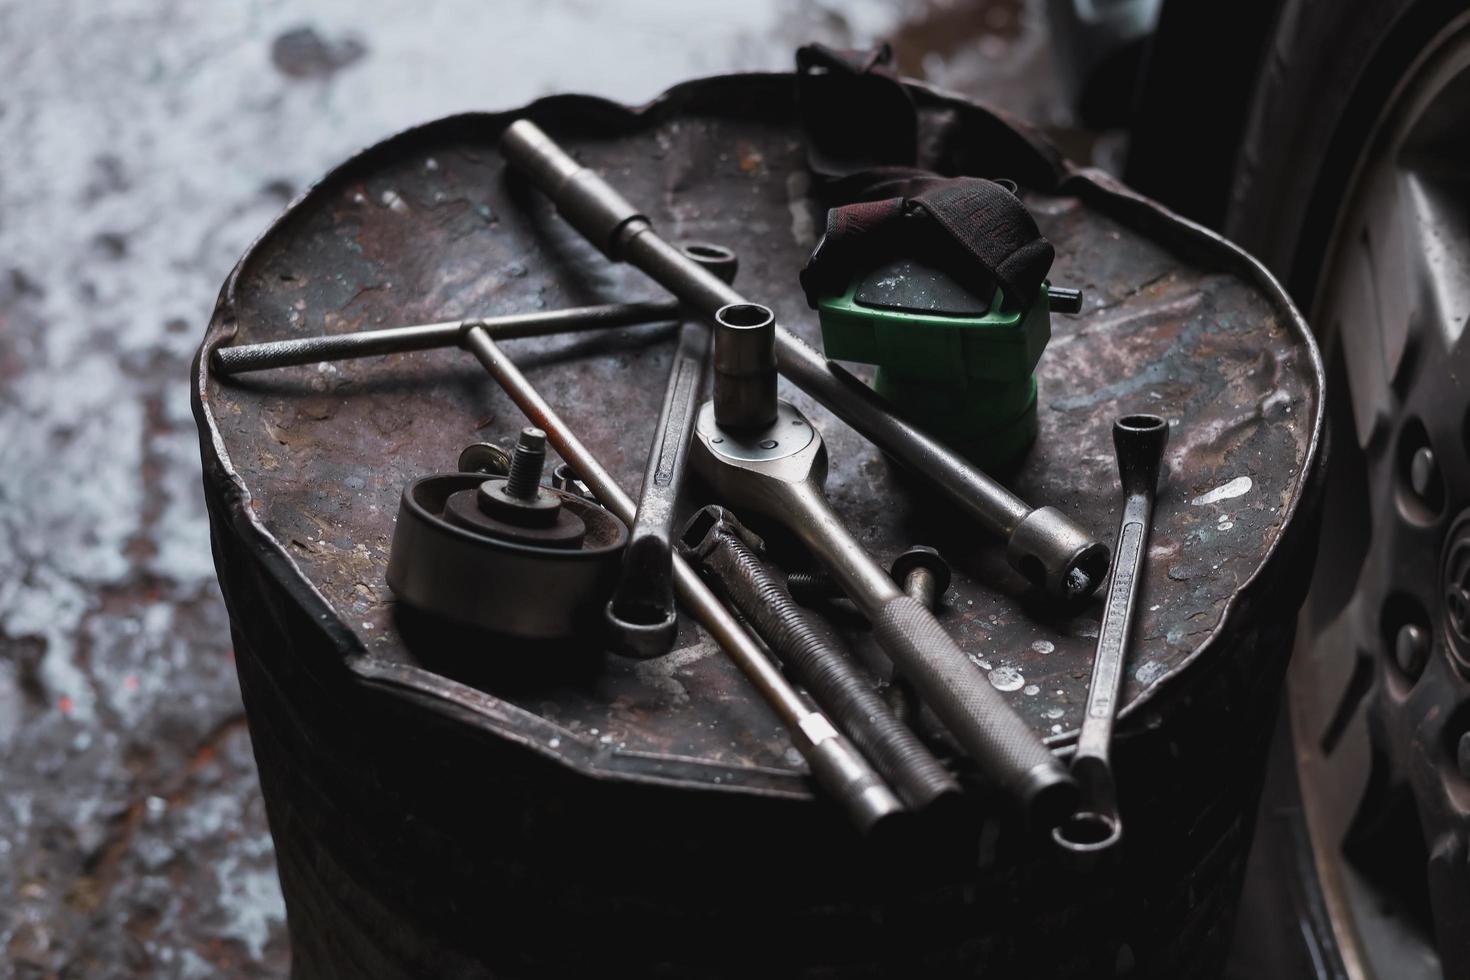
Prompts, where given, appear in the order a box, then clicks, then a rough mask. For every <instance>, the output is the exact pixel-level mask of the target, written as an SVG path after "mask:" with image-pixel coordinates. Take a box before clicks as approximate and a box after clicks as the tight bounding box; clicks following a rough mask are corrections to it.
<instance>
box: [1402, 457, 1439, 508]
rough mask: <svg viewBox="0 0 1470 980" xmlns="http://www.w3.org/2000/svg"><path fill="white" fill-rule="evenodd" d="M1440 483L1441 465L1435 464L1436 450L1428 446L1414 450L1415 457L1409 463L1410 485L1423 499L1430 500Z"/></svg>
mask: <svg viewBox="0 0 1470 980" xmlns="http://www.w3.org/2000/svg"><path fill="white" fill-rule="evenodd" d="M1438 483H1439V464H1438V463H1437V462H1435V459H1434V450H1433V449H1430V448H1429V447H1428V446H1420V447H1419V448H1418V449H1416V450H1414V456H1413V458H1412V459H1411V460H1410V461H1409V485H1410V486H1411V487H1413V488H1414V493H1415V494H1417V495H1418V496H1419V497H1420V498H1421V499H1428V498H1429V497H1430V496H1432V495H1433V494H1434V491H1435V489H1436V488H1437V485H1438Z"/></svg>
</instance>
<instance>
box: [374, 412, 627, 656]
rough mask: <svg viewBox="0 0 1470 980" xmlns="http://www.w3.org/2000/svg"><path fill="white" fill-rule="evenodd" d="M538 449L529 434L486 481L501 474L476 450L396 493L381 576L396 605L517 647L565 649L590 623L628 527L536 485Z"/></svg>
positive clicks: (491, 457) (542, 455)
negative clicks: (558, 643)
mask: <svg viewBox="0 0 1470 980" xmlns="http://www.w3.org/2000/svg"><path fill="white" fill-rule="evenodd" d="M482 445H483V444H482ZM545 446H546V436H545V434H544V433H542V432H541V431H540V430H539V429H526V430H525V431H523V432H522V433H521V438H520V442H519V443H518V444H517V445H516V448H515V452H514V454H513V455H512V457H511V459H510V465H509V467H508V472H507V473H506V475H505V476H503V477H494V476H490V474H489V473H487V472H485V470H486V469H495V468H498V467H499V463H500V460H499V459H498V458H497V457H496V455H495V453H492V452H490V451H489V450H490V449H494V448H495V447H489V449H480V448H478V447H477V446H472V447H470V449H469V450H466V452H465V453H462V454H461V457H460V464H461V472H459V473H441V474H438V475H435V476H426V477H421V478H419V479H417V480H414V481H413V482H412V483H410V484H409V485H408V487H407V488H405V489H404V491H403V497H402V500H401V501H400V504H399V508H398V519H397V521H396V522H395V523H394V525H393V547H392V550H391V551H390V552H389V557H388V571H387V578H388V585H389V587H390V588H392V589H393V593H394V594H395V595H396V596H398V598H399V599H400V600H402V601H403V602H404V603H406V604H407V605H410V606H413V607H415V608H417V609H421V610H423V611H425V612H429V613H432V614H434V615H436V616H440V617H443V618H445V619H449V620H453V621H454V622H457V623H461V624H464V625H468V626H475V627H478V628H480V629H484V630H489V631H492V632H495V633H499V634H502V635H505V636H513V637H517V638H519V639H525V640H567V639H571V638H573V637H575V636H577V635H579V634H581V633H583V632H585V631H586V630H588V629H589V628H592V627H594V626H595V624H596V623H597V619H598V615H599V613H600V612H601V606H602V603H603V601H604V597H605V596H606V595H607V593H608V589H609V588H610V587H611V585H612V581H613V578H614V577H615V576H616V574H617V570H618V566H619V562H620V559H621V558H622V554H623V548H624V546H625V545H626V544H627V541H628V529H627V528H626V527H624V526H623V523H622V522H621V521H619V520H618V519H617V518H616V517H614V516H613V515H612V514H610V513H608V512H607V511H606V510H604V509H603V508H601V507H598V506H597V505H596V504H594V503H591V502H589V501H586V500H583V499H581V498H580V497H577V496H576V495H575V494H571V493H566V492H565V491H561V490H553V489H551V488H550V487H543V486H541V471H542V467H543V465H544V464H545V461H546V449H545ZM502 455H503V454H502ZM466 457H468V459H467V458H466ZM466 463H469V464H471V466H472V468H469V469H466V467H465V464H466ZM477 464H484V465H483V466H481V465H477Z"/></svg>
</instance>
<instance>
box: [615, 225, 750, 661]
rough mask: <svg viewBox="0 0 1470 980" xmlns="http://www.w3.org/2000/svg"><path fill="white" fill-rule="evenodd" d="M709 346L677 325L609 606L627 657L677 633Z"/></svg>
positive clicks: (704, 255) (667, 642) (729, 273)
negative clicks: (681, 558) (679, 517)
mask: <svg viewBox="0 0 1470 980" xmlns="http://www.w3.org/2000/svg"><path fill="white" fill-rule="evenodd" d="M681 249H682V250H683V252H684V254H685V255H687V256H689V257H690V258H691V259H693V260H694V261H696V262H698V263H699V264H700V265H702V266H704V267H705V268H707V269H709V270H710V271H711V272H713V273H714V274H715V275H717V276H719V277H720V278H721V279H722V280H724V281H726V282H730V281H731V280H733V279H734V278H735V272H736V269H737V260H736V257H735V253H734V252H731V251H730V250H729V249H727V248H722V247H721V246H718V245H711V244H708V243H706V242H692V243H689V244H686V245H683V246H681ZM709 345H710V334H709V327H708V325H706V324H705V323H704V321H703V320H701V319H698V318H697V317H694V316H690V317H687V318H686V319H685V320H684V322H683V324H682V325H681V326H680V327H679V343H678V345H677V346H676V347H675V349H674V359H673V361H671V362H670V364H669V380H668V383H667V385H666V386H665V387H664V400H663V405H662V407H661V408H660V409H659V414H658V424H657V425H655V426H654V430H653V441H652V443H651V445H650V446H649V449H648V465H647V467H646V468H645V469H644V471H643V488H642V489H641V490H640V491H639V494H638V510H637V516H636V517H635V518H634V520H633V527H632V531H631V533H630V535H629V538H628V547H627V549H626V550H625V551H624V552H623V569H622V575H621V577H620V578H619V579H618V585H617V588H616V589H615V590H614V592H613V597H612V601H610V602H609V603H608V605H607V621H608V630H609V637H610V641H611V643H612V645H613V648H614V649H616V650H617V651H618V652H620V653H624V654H627V655H629V656H634V657H657V656H660V655H661V654H665V653H668V652H669V649H670V648H671V647H673V645H674V640H675V638H676V637H677V636H678V633H679V613H678V609H677V608H676V607H675V605H674V579H673V561H672V558H671V555H672V553H673V552H672V548H673V524H674V508H675V507H676V506H677V505H678V501H679V493H680V491H681V489H682V488H683V486H684V469H685V460H686V459H687V457H688V455H689V435H690V433H691V432H692V431H693V430H694V414H695V412H697V411H698V410H699V402H700V396H701V394H702V392H703V390H704V374H705V362H706V361H707V360H708V359H709Z"/></svg>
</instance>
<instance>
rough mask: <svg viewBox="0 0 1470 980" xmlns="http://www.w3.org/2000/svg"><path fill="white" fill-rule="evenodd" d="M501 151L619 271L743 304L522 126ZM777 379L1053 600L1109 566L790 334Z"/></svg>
mask: <svg viewBox="0 0 1470 980" xmlns="http://www.w3.org/2000/svg"><path fill="white" fill-rule="evenodd" d="M500 151H501V153H502V154H503V155H504V156H505V159H506V160H507V162H509V163H510V164H511V165H512V166H513V167H514V168H515V169H516V170H518V171H520V172H522V173H524V174H525V175H526V176H527V177H528V178H529V179H530V181H531V182H532V183H533V184H534V185H535V186H536V187H538V188H540V190H541V191H542V192H543V193H545V194H546V195H547V196H548V197H549V198H550V199H551V200H552V202H553V203H554V204H555V205H556V208H557V211H558V212H560V213H561V215H562V217H564V218H565V219H566V220H567V222H568V223H569V224H571V225H572V227H573V228H575V229H577V231H579V232H581V233H582V234H583V235H585V236H586V237H587V239H588V240H589V241H590V242H591V243H592V244H593V245H595V246H596V247H597V248H599V249H601V250H602V252H603V254H605V255H607V256H608V258H610V259H612V260H613V261H616V262H628V263H631V264H632V265H634V266H637V267H638V268H639V269H642V270H643V271H644V272H645V273H647V274H648V275H649V276H650V277H651V278H653V279H654V280H655V281H657V282H658V283H660V284H661V285H662V286H663V287H664V288H665V289H668V290H669V291H670V292H672V293H673V294H674V295H675V296H677V297H679V298H680V299H682V300H684V301H685V302H686V303H688V304H690V306H692V307H693V308H695V309H697V310H699V311H700V312H702V313H703V314H704V315H706V316H712V315H713V314H714V312H715V311H716V310H718V309H720V308H721V307H725V306H729V305H731V304H744V303H746V300H745V299H744V298H742V297H741V295H740V294H739V293H738V292H736V291H735V290H734V289H733V288H731V287H730V286H729V285H728V284H726V283H723V282H721V281H720V280H719V278H718V277H716V276H714V275H712V274H710V273H709V272H708V271H707V270H705V269H703V268H701V267H700V266H699V264H698V263H697V262H693V261H691V260H690V259H689V258H688V257H687V256H686V255H684V254H683V253H681V252H680V251H679V250H678V249H677V248H675V247H674V246H672V245H670V244H669V243H668V242H666V241H665V240H664V239H663V238H662V237H660V236H659V235H658V233H657V232H655V231H654V230H653V226H652V225H651V224H650V223H649V220H648V217H647V216H646V215H644V214H643V213H642V212H640V211H639V210H638V209H637V208H635V207H633V205H631V204H629V203H628V202H627V201H626V200H624V199H623V197H622V195H620V194H619V193H618V192H617V191H616V190H614V189H613V188H612V187H611V186H610V185H609V184H608V183H607V182H606V181H605V180H603V179H602V178H601V177H599V176H598V175H597V174H595V173H593V172H592V171H591V170H589V169H588V168H586V167H584V166H582V165H581V164H579V163H577V161H576V160H574V159H572V158H571V157H570V156H569V155H568V154H567V153H566V151H565V150H563V149H562V148H561V147H560V146H558V145H557V144H556V143H555V142H554V141H553V140H552V139H551V137H549V136H547V135H546V133H544V132H542V130H541V129H540V128H539V127H537V126H536V125H535V124H534V123H532V122H530V121H529V120H526V119H521V120H517V121H516V122H513V123H511V124H510V126H508V127H507V128H506V130H505V132H504V133H503V134H502V136H501V138H500ZM775 359H776V363H777V366H778V368H779V370H780V372H781V373H782V374H784V375H785V376H786V377H787V378H789V379H790V380H791V381H792V382H793V383H795V384H796V385H797V387H799V388H801V389H802V390H804V391H805V392H806V393H807V394H809V395H811V396H812V397H813V398H815V399H816V400H817V401H819V402H821V403H822V404H823V405H825V406H826V407H827V408H828V409H829V410H831V411H832V413H833V414H835V415H836V416H837V417H838V418H840V419H842V420H843V421H844V422H846V423H847V424H848V425H851V426H852V427H853V428H854V429H856V430H857V431H858V432H860V433H862V434H863V435H864V436H866V437H867V438H868V439H870V440H872V442H873V443H874V444H875V445H877V446H878V447H879V448H880V449H882V450H883V451H884V452H886V453H888V454H890V455H892V456H894V457H895V458H897V459H899V460H900V461H902V462H903V463H905V464H907V465H908V466H909V467H911V468H912V469H913V470H914V471H915V472H916V473H918V474H919V475H920V476H922V477H924V478H926V479H928V480H931V481H932V482H933V483H935V484H936V485H937V486H938V487H939V488H940V489H941V490H943V491H944V492H945V493H946V494H948V495H949V497H950V498H952V499H953V500H954V501H955V502H956V503H957V504H958V505H959V506H960V507H962V508H964V509H965V510H966V512H968V513H969V514H970V515H972V516H973V517H974V518H975V519H976V520H978V521H979V522H980V524H981V525H982V526H983V527H985V528H987V529H988V530H989V531H991V532H992V533H994V534H996V535H999V536H1000V537H1001V538H1002V539H1003V540H1005V542H1006V554H1007V557H1008V558H1009V559H1010V562H1011V564H1012V565H1014V566H1015V567H1016V568H1017V569H1018V570H1019V571H1020V572H1021V573H1022V574H1024V575H1025V576H1026V577H1027V578H1028V579H1030V580H1031V581H1032V582H1033V583H1035V584H1036V585H1038V586H1040V587H1041V588H1044V589H1046V590H1047V591H1048V592H1050V593H1052V594H1053V595H1056V596H1061V597H1064V598H1068V599H1073V598H1076V597H1078V596H1082V595H1087V594H1090V593H1091V592H1092V591H1093V590H1094V589H1096V587H1097V586H1098V584H1099V583H1101V581H1102V579H1103V577H1104V575H1105V574H1106V572H1107V567H1108V552H1107V548H1106V547H1104V546H1103V545H1101V544H1099V543H1098V542H1097V541H1095V540H1094V539H1093V538H1092V536H1091V535H1090V534H1088V533H1087V532H1086V531H1084V530H1083V529H1082V528H1081V527H1079V526H1078V525H1077V524H1076V523H1075V522H1073V521H1072V520H1071V518H1069V517H1067V516H1066V515H1065V514H1063V513H1062V512H1061V511H1059V510H1057V509H1056V508H1054V507H1036V508H1033V507H1031V506H1030V505H1028V504H1027V503H1026V502H1024V501H1022V500H1021V499H1020V498H1018V497H1017V496H1016V495H1015V494H1013V493H1011V492H1010V491H1009V490H1007V489H1005V488H1004V487H1002V486H1001V485H1000V484H998V483H996V482H995V481H994V480H992V479H991V478H990V477H989V476H987V475H985V474H984V473H982V472H981V471H980V470H978V469H976V468H975V467H974V466H973V465H972V464H970V463H969V462H968V461H966V460H965V459H964V458H963V457H961V456H960V455H958V454H957V453H955V452H954V451H953V450H951V449H949V448H948V447H946V446H945V445H943V444H942V443H940V442H939V441H938V440H936V439H934V438H932V437H930V436H928V435H926V434H924V433H923V432H922V431H920V430H919V429H917V428H915V427H914V426H912V425H910V424H909V423H908V422H905V421H904V420H903V419H901V418H899V417H898V416H897V415H895V414H894V412H893V410H892V408H891V407H890V406H889V404H888V403H887V401H885V400H884V399H883V398H882V397H881V396H880V395H878V394H877V393H875V392H874V391H873V390H872V389H871V388H869V387H868V386H867V385H866V384H864V383H863V382H862V381H861V380H860V379H858V378H857V377H855V376H853V375H852V374H851V373H849V372H848V371H846V370H844V369H843V368H841V367H839V366H838V365H836V364H833V363H832V362H831V361H829V360H827V359H826V358H824V357H823V356H822V355H821V354H819V353H817V352H816V351H815V350H813V349H812V348H811V347H809V346H807V345H806V344H805V343H803V342H802V341H800V340H798V339H797V338H796V336H795V335H793V334H791V333H790V332H788V331H786V330H782V329H780V328H777V329H776V336H775Z"/></svg>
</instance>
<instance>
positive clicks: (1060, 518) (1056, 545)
mask: <svg viewBox="0 0 1470 980" xmlns="http://www.w3.org/2000/svg"><path fill="white" fill-rule="evenodd" d="M1006 552H1007V557H1008V558H1009V559H1010V562H1011V564H1012V565H1013V566H1015V567H1016V568H1018V569H1020V570H1021V573H1022V574H1023V575H1025V576H1026V577H1027V578H1028V579H1030V580H1031V582H1032V584H1034V585H1036V586H1038V587H1040V588H1043V589H1045V590H1046V591H1047V592H1049V593H1051V594H1052V595H1054V596H1059V597H1062V598H1064V599H1069V600H1075V599H1083V598H1086V597H1087V596H1089V595H1091V594H1092V593H1093V592H1095V591H1096V590H1097V587H1098V586H1099V585H1101V584H1102V582H1103V579H1105V578H1106V577H1107V574H1108V549H1107V546H1106V545H1104V544H1101V543H1099V542H1097V541H1094V540H1093V539H1092V538H1091V537H1089V536H1088V535H1087V532H1085V531H1083V530H1082V528H1080V527H1078V526H1077V525H1076V524H1075V523H1073V521H1072V520H1071V518H1069V517H1067V515H1065V514H1063V513H1062V512H1061V511H1059V510H1057V509H1056V508H1055V507H1038V508H1036V509H1035V510H1033V511H1032V512H1031V513H1029V514H1027V515H1026V516H1025V518H1023V519H1022V521H1021V523H1020V524H1018V525H1016V529H1015V530H1014V531H1012V532H1011V537H1010V540H1009V541H1008V542H1007V545H1006Z"/></svg>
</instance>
